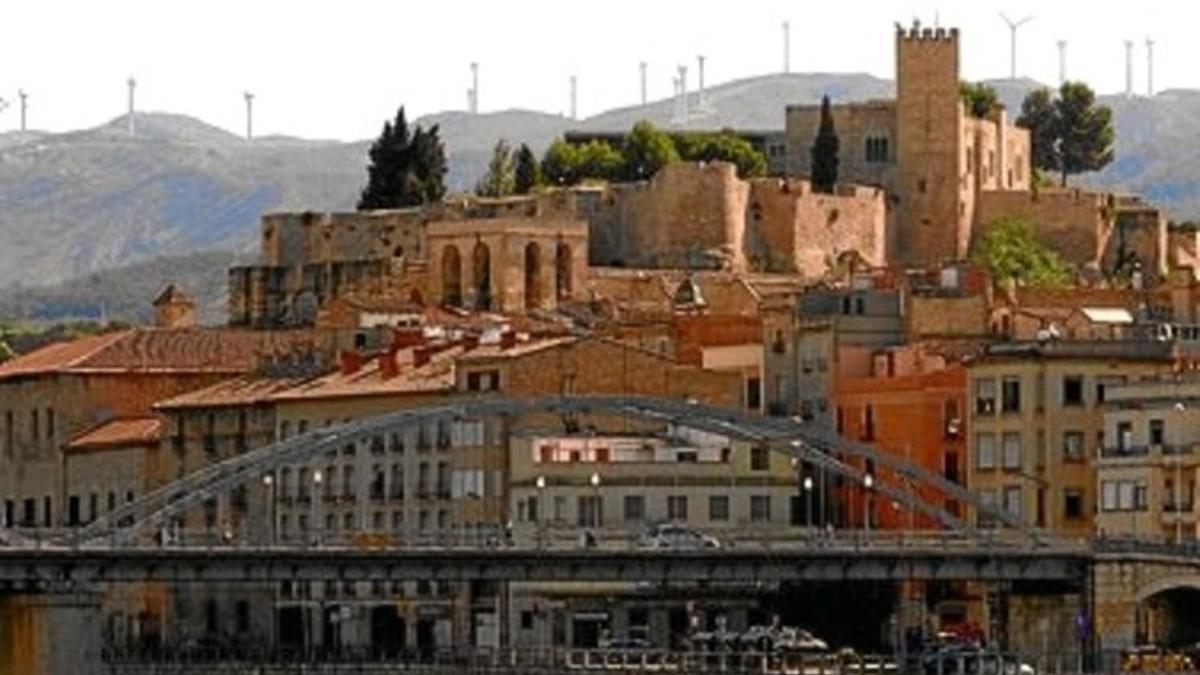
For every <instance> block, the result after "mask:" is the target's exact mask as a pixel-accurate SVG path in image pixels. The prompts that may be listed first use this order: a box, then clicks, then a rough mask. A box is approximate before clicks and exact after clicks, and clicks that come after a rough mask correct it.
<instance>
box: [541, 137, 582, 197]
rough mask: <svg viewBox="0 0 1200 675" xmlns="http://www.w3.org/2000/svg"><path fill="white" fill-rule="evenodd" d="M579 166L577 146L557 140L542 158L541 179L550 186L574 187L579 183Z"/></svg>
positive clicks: (579, 159)
mask: <svg viewBox="0 0 1200 675" xmlns="http://www.w3.org/2000/svg"><path fill="white" fill-rule="evenodd" d="M581 166H582V160H581V153H580V148H579V146H576V145H572V144H571V143H568V142H566V141H564V140H563V139H561V138H559V139H556V140H555V141H554V142H553V143H551V144H550V147H549V148H546V154H544V155H543V156H542V177H543V178H544V179H545V180H546V182H547V183H549V184H551V185H559V186H562V185H574V184H576V183H578V182H579V181H580V178H581V176H580V167H581Z"/></svg>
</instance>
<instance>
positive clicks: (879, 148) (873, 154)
mask: <svg viewBox="0 0 1200 675" xmlns="http://www.w3.org/2000/svg"><path fill="white" fill-rule="evenodd" d="M865 154H866V160H867V161H868V162H886V161H888V139H887V138H884V137H882V136H868V137H867V140H866V149H865Z"/></svg>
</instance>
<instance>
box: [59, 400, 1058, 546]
mask: <svg viewBox="0 0 1200 675" xmlns="http://www.w3.org/2000/svg"><path fill="white" fill-rule="evenodd" d="M537 413H544V414H555V415H560V416H564V417H565V418H569V417H572V416H576V415H587V414H605V415H615V416H628V417H633V418H637V419H641V420H647V421H661V422H664V423H672V424H675V425H677V426H681V427H686V428H692V429H697V430H701V431H705V432H709V433H712V434H717V435H721V436H724V437H727V438H730V439H735V440H740V441H745V442H749V443H752V444H754V445H756V446H760V447H767V448H769V449H771V450H773V451H776V452H781V453H785V454H787V455H788V456H790V457H792V458H794V459H795V460H797V461H802V462H805V463H808V464H810V465H812V466H814V467H816V468H818V469H822V470H824V471H827V472H828V473H830V474H832V475H834V476H841V477H844V478H846V479H849V480H851V481H854V482H855V483H857V484H862V481H863V480H864V478H865V477H866V473H865V471H864V469H862V468H859V467H858V466H855V465H854V464H853V463H851V462H850V461H847V460H850V459H857V460H862V464H863V466H869V465H873V466H875V467H877V469H876V470H878V468H883V469H886V470H887V471H890V472H891V473H892V474H894V475H895V476H897V477H898V478H899V479H900V480H901V481H903V483H904V484H905V485H908V486H930V487H933V488H936V490H937V491H938V492H939V493H941V494H943V495H945V496H946V497H948V498H950V499H954V500H957V501H958V502H959V503H962V504H966V505H970V506H973V507H974V508H975V509H976V510H977V512H979V513H980V514H985V515H988V516H990V517H991V518H992V520H993V522H996V523H999V524H1002V525H1003V526H1005V527H1007V528H1009V529H1011V530H1013V531H1015V532H1017V533H1018V534H1019V535H1020V536H1021V537H1023V538H1025V539H1027V540H1028V542H1030V543H1032V544H1038V543H1041V540H1040V539H1039V538H1038V535H1037V534H1036V533H1035V532H1034V531H1032V530H1030V529H1028V528H1026V527H1025V526H1023V525H1022V524H1021V523H1020V522H1019V521H1018V520H1017V519H1015V518H1014V517H1013V516H1012V515H1011V514H1009V513H1008V512H1006V511H1003V510H1001V509H997V508H995V507H993V506H991V505H989V504H984V503H982V502H981V501H980V500H979V499H978V498H977V496H976V495H975V494H974V493H972V492H971V491H969V490H967V489H966V488H964V487H963V486H961V485H959V484H957V483H954V482H951V481H949V480H947V479H946V478H944V477H943V476H941V475H940V474H938V473H936V472H932V471H929V470H928V469H925V468H924V467H921V466H919V465H916V464H913V463H911V462H908V461H905V460H904V459H902V458H898V457H895V456H892V455H889V454H887V453H883V452H880V451H878V450H876V449H875V448H873V447H871V446H868V445H864V444H861V443H855V442H852V441H848V440H846V439H843V438H840V437H838V436H837V435H836V434H835V433H833V431H832V430H831V429H825V428H822V427H818V426H815V425H811V424H805V423H803V422H800V421H798V420H795V419H790V418H777V417H762V416H758V415H753V414H749V413H747V412H744V411H741V410H736V409H728V408H721V407H714V406H709V405H703V404H699V403H695V402H692V401H680V400H671V399H661V398H650V397H636V396H634V397H631V396H549V397H536V398H506V397H479V398H473V399H466V400H461V401H456V402H453V403H448V404H446V405H439V406H430V407H422V408H413V409H404V410H400V411H396V412H393V413H388V414H384V415H379V416H376V417H372V418H366V419H362V420H358V421H353V422H349V423H346V424H343V425H339V426H332V427H327V428H324V429H319V430H315V431H310V432H307V433H305V434H301V435H298V436H295V437H293V438H289V439H286V440H282V441H279V442H277V443H273V444H270V445H266V446H263V447H259V448H256V449H253V450H250V451H248V452H245V453H242V454H239V455H236V456H233V457H231V458H228V459H225V460H223V461H220V462H216V463H213V464H211V465H209V466H206V467H204V468H202V469H199V470H196V471H193V472H190V473H188V474H185V475H184V476H183V477H181V478H179V479H178V480H176V481H174V482H171V483H169V484H166V485H164V486H162V487H160V488H157V489H154V490H152V491H150V492H147V493H146V494H144V495H142V496H141V497H140V498H138V499H136V500H135V501H133V502H130V503H127V504H124V505H122V506H120V507H118V508H116V509H114V510H113V511H110V512H109V513H107V514H104V515H103V516H101V517H99V518H98V519H97V520H96V521H94V522H92V523H90V524H88V525H86V526H84V527H81V528H77V529H75V530H72V531H70V532H68V533H66V534H64V535H63V536H62V537H61V538H60V539H58V540H57V541H55V543H56V544H59V545H65V546H81V545H88V544H90V543H100V542H106V541H107V542H113V541H124V542H128V541H131V540H132V538H134V537H137V536H139V535H145V534H147V533H150V532H154V531H156V530H157V529H159V528H162V527H164V526H165V525H166V524H167V523H169V522H171V520H172V519H173V518H176V517H178V516H180V515H182V513H183V512H184V511H185V510H187V509H188V508H190V507H195V506H197V505H199V504H201V503H202V502H204V501H205V500H207V499H210V498H212V497H215V496H217V495H220V494H224V493H229V492H230V491H232V490H234V489H236V488H238V487H239V486H244V485H248V484H250V483H252V482H255V481H259V480H261V478H262V477H263V476H264V475H266V474H268V473H270V472H273V471H275V470H277V469H281V468H284V467H288V466H293V465H299V464H303V463H304V462H306V461H310V460H313V459H317V458H321V457H322V456H324V455H326V454H328V453H331V452H336V451H338V450H339V449H340V448H343V447H346V446H347V445H349V444H358V445H365V444H369V443H371V442H373V441H374V440H376V439H385V442H387V441H386V439H389V438H391V437H392V436H393V435H394V434H397V433H402V432H404V431H405V430H408V429H411V428H413V427H415V426H418V425H427V424H430V423H431V422H439V421H462V420H474V419H482V418H493V417H503V418H510V419H511V418H515V417H519V416H523V415H527V414H537ZM873 478H874V477H873ZM872 490H873V491H874V492H876V493H878V494H880V495H882V496H885V497H887V498H890V499H891V500H893V501H894V502H895V503H897V504H901V505H904V506H905V507H907V508H910V509H912V510H913V511H914V512H920V513H922V514H924V515H925V516H928V517H929V518H931V519H932V520H933V521H935V522H937V523H939V524H940V525H941V526H942V527H943V528H945V529H946V530H949V531H953V532H955V533H958V534H960V535H963V536H966V537H978V536H979V532H977V531H976V529H975V528H974V527H972V526H971V525H970V524H969V523H967V522H965V521H963V520H962V519H960V518H958V517H957V516H955V515H954V514H951V513H949V512H947V511H946V510H945V509H944V507H943V504H941V503H938V504H932V503H929V502H928V501H926V500H925V499H923V498H922V497H921V495H920V490H913V489H905V488H904V487H903V486H901V485H897V484H894V483H892V482H889V481H887V480H881V479H876V480H874V481H873V483H872Z"/></svg>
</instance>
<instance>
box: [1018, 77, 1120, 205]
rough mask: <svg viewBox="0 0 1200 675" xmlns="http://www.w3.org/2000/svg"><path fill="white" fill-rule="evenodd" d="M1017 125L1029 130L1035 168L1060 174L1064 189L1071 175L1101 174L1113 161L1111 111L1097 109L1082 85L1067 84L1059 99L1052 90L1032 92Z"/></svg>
mask: <svg viewBox="0 0 1200 675" xmlns="http://www.w3.org/2000/svg"><path fill="white" fill-rule="evenodd" d="M1017 124H1019V125H1021V126H1023V127H1025V128H1026V129H1029V136H1030V143H1031V144H1032V146H1033V147H1032V150H1031V152H1032V159H1033V164H1034V166H1035V167H1037V168H1038V169H1041V170H1042V171H1048V172H1049V171H1056V172H1058V173H1059V175H1060V176H1061V183H1062V184H1063V185H1066V184H1067V177H1068V176H1069V175H1071V174H1077V173H1083V172H1085V171H1099V170H1100V169H1103V168H1104V167H1105V166H1107V165H1108V164H1109V162H1111V161H1112V160H1113V138H1114V132H1113V122H1112V110H1111V109H1110V108H1109V107H1108V106H1103V105H1096V94H1095V93H1094V92H1093V91H1092V90H1091V88H1090V87H1088V86H1087V85H1086V84H1084V83H1082V82H1064V83H1063V85H1062V87H1061V88H1060V89H1059V90H1058V96H1057V97H1055V96H1054V95H1053V94H1052V93H1051V92H1050V90H1049V89H1040V90H1037V91H1034V92H1031V93H1030V94H1029V95H1028V96H1026V97H1025V101H1024V102H1022V104H1021V116H1020V117H1019V118H1018V119H1017Z"/></svg>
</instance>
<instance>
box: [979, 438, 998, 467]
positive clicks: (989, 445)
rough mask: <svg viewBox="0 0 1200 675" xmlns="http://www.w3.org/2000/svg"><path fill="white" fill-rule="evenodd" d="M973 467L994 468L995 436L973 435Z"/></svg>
mask: <svg viewBox="0 0 1200 675" xmlns="http://www.w3.org/2000/svg"><path fill="white" fill-rule="evenodd" d="M975 466H976V467H977V468H980V469H994V468H996V435H995V434H976V435H975Z"/></svg>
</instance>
